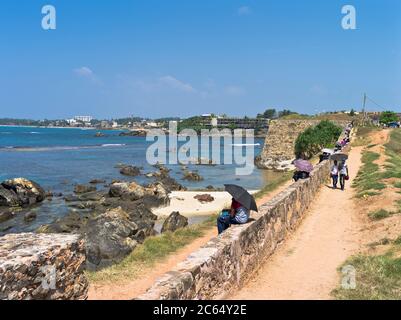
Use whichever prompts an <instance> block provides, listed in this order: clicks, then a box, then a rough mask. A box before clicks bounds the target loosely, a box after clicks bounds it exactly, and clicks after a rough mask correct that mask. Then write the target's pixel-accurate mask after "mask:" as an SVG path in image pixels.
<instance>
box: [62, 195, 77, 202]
mask: <svg viewBox="0 0 401 320" xmlns="http://www.w3.org/2000/svg"><path fill="white" fill-rule="evenodd" d="M64 201H66V202H74V201H79V198H78V197H77V196H75V195H73V194H67V195H66V196H65V197H64Z"/></svg>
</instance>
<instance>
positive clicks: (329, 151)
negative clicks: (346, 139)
mask: <svg viewBox="0 0 401 320" xmlns="http://www.w3.org/2000/svg"><path fill="white" fill-rule="evenodd" d="M322 152H323V153H328V154H333V153H334V150H333V149H323V150H322Z"/></svg>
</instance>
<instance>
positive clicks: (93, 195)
mask: <svg viewBox="0 0 401 320" xmlns="http://www.w3.org/2000/svg"><path fill="white" fill-rule="evenodd" d="M104 196H105V194H104V193H103V192H97V191H93V192H87V193H83V194H80V195H78V200H79V201H101V200H103V198H104Z"/></svg>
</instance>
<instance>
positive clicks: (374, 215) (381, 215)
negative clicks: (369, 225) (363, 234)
mask: <svg viewBox="0 0 401 320" xmlns="http://www.w3.org/2000/svg"><path fill="white" fill-rule="evenodd" d="M392 214H394V212H390V211H387V210H384V209H381V210H377V211H374V212H370V213H369V214H368V216H369V218H370V219H372V220H382V219H385V218H388V217H390V216H391V215H392Z"/></svg>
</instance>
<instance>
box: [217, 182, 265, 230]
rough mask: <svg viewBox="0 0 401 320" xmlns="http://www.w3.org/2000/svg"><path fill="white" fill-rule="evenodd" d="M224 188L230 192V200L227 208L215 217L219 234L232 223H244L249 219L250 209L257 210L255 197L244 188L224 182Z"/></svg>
mask: <svg viewBox="0 0 401 320" xmlns="http://www.w3.org/2000/svg"><path fill="white" fill-rule="evenodd" d="M224 186H225V190H226V191H227V192H228V193H230V194H231V196H232V197H233V198H232V202H231V208H230V209H229V210H223V212H222V213H221V214H220V216H219V217H218V218H217V229H218V232H219V234H221V233H222V232H223V231H224V230H226V229H228V228H229V227H230V225H232V224H245V223H247V222H248V220H249V212H250V210H254V211H258V208H257V206H256V202H255V199H254V197H253V196H252V195H250V194H249V192H248V191H246V190H245V189H244V188H242V187H240V186H237V185H234V184H225V185H224Z"/></svg>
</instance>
